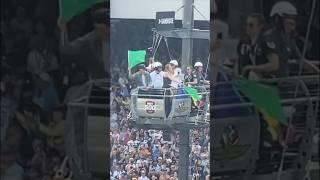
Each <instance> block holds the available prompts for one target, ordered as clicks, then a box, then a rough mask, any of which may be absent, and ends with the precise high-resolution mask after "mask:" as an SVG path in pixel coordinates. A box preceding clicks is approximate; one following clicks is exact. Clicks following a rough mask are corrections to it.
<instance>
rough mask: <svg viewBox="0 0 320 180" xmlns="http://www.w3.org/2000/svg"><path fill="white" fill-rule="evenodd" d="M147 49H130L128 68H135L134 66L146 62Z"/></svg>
mask: <svg viewBox="0 0 320 180" xmlns="http://www.w3.org/2000/svg"><path fill="white" fill-rule="evenodd" d="M146 53H147V52H146V51H145V50H138V51H131V50H129V51H128V68H130V69H131V68H133V67H134V66H136V65H138V64H141V63H144V62H145V57H146Z"/></svg>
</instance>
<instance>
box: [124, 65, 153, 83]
mask: <svg viewBox="0 0 320 180" xmlns="http://www.w3.org/2000/svg"><path fill="white" fill-rule="evenodd" d="M138 69H139V71H138V72H136V73H134V74H132V75H131V70H129V75H130V79H132V80H134V82H135V84H136V86H137V87H141V86H142V87H150V85H151V77H150V74H149V73H148V72H147V71H146V67H145V65H144V64H140V65H139V66H138Z"/></svg>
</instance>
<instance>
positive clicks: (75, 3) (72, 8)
mask: <svg viewBox="0 0 320 180" xmlns="http://www.w3.org/2000/svg"><path fill="white" fill-rule="evenodd" d="M107 1H108V0H59V15H60V16H61V17H63V18H64V20H65V21H69V20H70V19H71V18H72V17H74V16H76V15H78V14H80V13H82V12H84V11H86V10H87V9H89V8H91V7H92V6H93V5H95V4H98V3H101V2H107Z"/></svg>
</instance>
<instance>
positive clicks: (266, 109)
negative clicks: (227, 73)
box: [235, 79, 287, 139]
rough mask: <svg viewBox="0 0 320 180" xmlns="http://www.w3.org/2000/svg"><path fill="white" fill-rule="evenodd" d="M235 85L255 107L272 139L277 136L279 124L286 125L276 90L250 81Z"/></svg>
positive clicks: (239, 82) (242, 80) (238, 81)
mask: <svg viewBox="0 0 320 180" xmlns="http://www.w3.org/2000/svg"><path fill="white" fill-rule="evenodd" d="M235 85H236V86H237V87H238V88H239V89H240V91H241V92H242V93H243V94H244V95H245V96H246V97H247V98H248V99H249V100H250V101H251V102H252V103H253V104H254V105H255V106H256V107H257V109H258V110H259V111H260V112H261V114H262V115H263V117H264V120H265V121H266V122H267V124H268V126H269V127H268V130H269V132H270V133H271V134H272V135H273V137H274V139H275V138H276V136H279V134H278V133H279V123H282V124H287V122H286V119H285V116H284V113H283V109H282V106H281V104H280V98H279V95H278V91H277V89H276V88H274V87H272V86H267V85H264V84H261V83H258V82H256V81H251V80H244V79H241V80H235Z"/></svg>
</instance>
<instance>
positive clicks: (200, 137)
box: [110, 70, 210, 180]
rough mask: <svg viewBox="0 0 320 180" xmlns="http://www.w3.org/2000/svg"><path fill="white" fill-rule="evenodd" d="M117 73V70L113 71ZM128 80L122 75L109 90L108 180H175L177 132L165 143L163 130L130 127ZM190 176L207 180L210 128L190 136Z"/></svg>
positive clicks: (192, 132)
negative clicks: (109, 163)
mask: <svg viewBox="0 0 320 180" xmlns="http://www.w3.org/2000/svg"><path fill="white" fill-rule="evenodd" d="M116 71H117V70H116ZM128 82H129V81H128V79H127V78H126V76H125V75H121V77H120V78H119V82H118V83H114V84H113V86H112V87H111V94H110V99H111V104H110V105H111V108H110V111H111V118H110V119H111V122H110V123H111V124H110V143H111V154H110V157H111V160H110V162H111V172H110V176H111V177H112V178H111V179H114V180H117V179H130V178H131V179H139V180H140V179H143V180H144V179H150V180H151V179H153V180H154V179H159V180H161V179H172V180H174V179H177V175H178V168H179V133H178V132H174V133H173V134H172V137H171V140H170V141H165V140H164V137H163V131H162V130H152V129H150V130H145V129H138V128H136V127H134V126H133V122H132V119H131V118H130V117H131V114H130V105H129V101H130V98H129V97H128V95H127V93H125V91H126V90H128V89H129V90H130V88H129V84H128ZM190 140H191V141H190V142H192V144H190V148H191V154H190V156H189V158H188V157H181V158H188V159H190V167H189V170H190V175H191V176H192V177H194V178H195V179H206V178H209V147H210V138H209V128H202V129H192V130H191V133H190Z"/></svg>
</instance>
